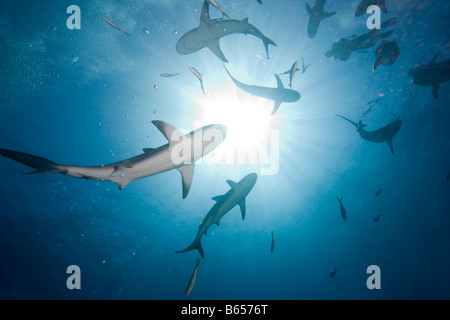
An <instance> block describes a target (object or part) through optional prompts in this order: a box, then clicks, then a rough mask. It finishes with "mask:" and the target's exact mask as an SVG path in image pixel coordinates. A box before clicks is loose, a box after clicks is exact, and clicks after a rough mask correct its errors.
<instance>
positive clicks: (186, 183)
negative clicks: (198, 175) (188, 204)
mask: <svg viewBox="0 0 450 320" xmlns="http://www.w3.org/2000/svg"><path fill="white" fill-rule="evenodd" d="M194 167H195V165H194V164H187V165H184V166H181V167H178V168H177V169H178V171H180V173H181V183H182V184H183V199H185V198H186V197H187V195H188V193H189V189H190V188H191V184H192V178H193V177H194Z"/></svg>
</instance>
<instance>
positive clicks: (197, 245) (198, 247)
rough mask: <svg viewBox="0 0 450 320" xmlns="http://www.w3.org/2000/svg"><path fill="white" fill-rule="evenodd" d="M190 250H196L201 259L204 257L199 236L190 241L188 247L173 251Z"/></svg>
mask: <svg viewBox="0 0 450 320" xmlns="http://www.w3.org/2000/svg"><path fill="white" fill-rule="evenodd" d="M192 250H198V252H199V253H200V255H201V256H202V258H203V259H204V258H205V254H204V252H203V247H202V243H201V242H200V238H199V239H195V240H194V242H192V243H191V245H190V246H189V247H187V248H186V249H183V250H179V251H175V252H176V253H183V252H188V251H192Z"/></svg>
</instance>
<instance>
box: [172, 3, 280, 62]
mask: <svg viewBox="0 0 450 320" xmlns="http://www.w3.org/2000/svg"><path fill="white" fill-rule="evenodd" d="M232 33H243V34H251V35H254V36H255V37H257V38H259V39H261V40H262V41H263V43H264V47H265V49H266V54H267V59H269V44H271V45H273V46H276V44H275V43H274V42H273V41H272V40H270V39H269V38H267V37H266V36H265V35H264V34H263V33H262V32H261V31H259V30H258V29H257V28H256V27H255V26H253V25H251V24H249V23H248V18H245V19H243V20H211V18H210V16H209V4H208V2H207V1H206V0H205V2H203V7H202V12H201V14H200V26H199V27H197V28H195V29H192V30H191V31H189V32H187V33H186V34H185V35H183V36H182V37H181V38H180V39H179V40H178V42H177V44H176V50H177V52H178V54H181V55H187V54H191V53H194V52H196V51H199V50H201V49H203V48H205V47H208V48H209V49H210V50H211V51H212V52H213V53H214V54H215V55H216V56H217V57H218V58H219V59H220V60H222V61H223V62H228V60H227V59H226V58H225V55H224V54H223V52H222V50H221V49H220V43H219V40H220V38H222V37H224V36H227V35H229V34H232Z"/></svg>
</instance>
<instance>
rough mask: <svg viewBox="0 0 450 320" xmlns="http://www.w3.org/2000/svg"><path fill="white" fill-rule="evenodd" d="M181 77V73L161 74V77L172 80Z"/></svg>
mask: <svg viewBox="0 0 450 320" xmlns="http://www.w3.org/2000/svg"><path fill="white" fill-rule="evenodd" d="M177 75H179V73H178V72H177V73H161V74H160V75H159V76H160V77H163V78H170V77H175V76H177Z"/></svg>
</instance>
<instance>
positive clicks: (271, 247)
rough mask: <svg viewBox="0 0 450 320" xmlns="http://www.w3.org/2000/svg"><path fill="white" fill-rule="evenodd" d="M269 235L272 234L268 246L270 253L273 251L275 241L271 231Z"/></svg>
mask: <svg viewBox="0 0 450 320" xmlns="http://www.w3.org/2000/svg"><path fill="white" fill-rule="evenodd" d="M270 233H271V234H272V243H271V244H270V253H272V252H273V250H274V249H275V239H274V238H273V230H272V231H270Z"/></svg>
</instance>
